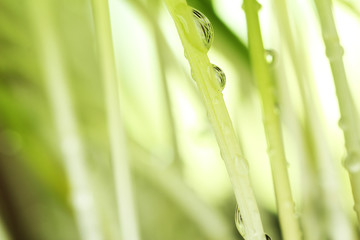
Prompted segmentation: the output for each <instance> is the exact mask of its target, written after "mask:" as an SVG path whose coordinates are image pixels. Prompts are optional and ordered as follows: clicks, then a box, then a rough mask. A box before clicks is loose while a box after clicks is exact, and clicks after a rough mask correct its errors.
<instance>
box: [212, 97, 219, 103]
mask: <svg viewBox="0 0 360 240" xmlns="http://www.w3.org/2000/svg"><path fill="white" fill-rule="evenodd" d="M213 103H214V104H215V105H216V104H219V98H218V97H217V96H216V97H214V98H213Z"/></svg>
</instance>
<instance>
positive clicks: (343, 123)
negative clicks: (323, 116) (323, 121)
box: [338, 118, 347, 131]
mask: <svg viewBox="0 0 360 240" xmlns="http://www.w3.org/2000/svg"><path fill="white" fill-rule="evenodd" d="M338 125H339V127H340V128H341V129H342V130H343V131H346V130H347V125H346V124H345V122H344V119H343V118H340V119H339V122H338Z"/></svg>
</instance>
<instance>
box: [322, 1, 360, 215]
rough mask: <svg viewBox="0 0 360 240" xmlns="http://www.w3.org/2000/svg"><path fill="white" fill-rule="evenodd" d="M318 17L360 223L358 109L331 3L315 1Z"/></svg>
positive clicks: (359, 136) (359, 135)
mask: <svg viewBox="0 0 360 240" xmlns="http://www.w3.org/2000/svg"><path fill="white" fill-rule="evenodd" d="M315 4H316V8H317V12H318V14H319V19H320V24H321V29H322V35H323V40H324V43H325V47H326V55H327V57H328V59H329V63H330V67H331V71H332V75H333V79H334V84H335V89H336V94H337V98H338V104H339V109H340V113H341V119H340V121H339V125H340V127H341V128H342V130H343V133H344V138H345V147H346V150H347V157H346V159H345V161H344V166H345V168H346V169H347V170H348V172H349V176H350V182H351V187H352V192H353V197H354V201H355V205H354V210H355V212H356V214H357V217H358V221H359V222H360V128H359V122H360V121H359V115H358V112H357V110H356V107H355V104H354V101H353V98H352V95H351V92H350V89H349V86H348V83H347V79H346V73H345V67H344V63H343V60H342V56H343V54H344V50H343V48H342V47H341V45H340V41H339V37H338V34H337V30H336V26H335V22H334V17H333V14H332V9H331V8H332V2H331V1H330V0H315Z"/></svg>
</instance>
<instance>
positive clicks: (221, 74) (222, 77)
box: [211, 64, 226, 90]
mask: <svg viewBox="0 0 360 240" xmlns="http://www.w3.org/2000/svg"><path fill="white" fill-rule="evenodd" d="M211 66H212V68H213V70H214V71H215V76H216V79H217V80H218V83H219V86H220V88H221V90H224V88H225V84H226V76H225V73H224V72H223V70H221V68H219V67H218V66H216V65H215V64H211Z"/></svg>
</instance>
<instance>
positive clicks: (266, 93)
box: [243, 0, 301, 240]
mask: <svg viewBox="0 0 360 240" xmlns="http://www.w3.org/2000/svg"><path fill="white" fill-rule="evenodd" d="M259 7H260V4H259V3H258V2H257V1H255V0H244V4H243V8H244V10H245V15H246V22H247V29H248V38H249V49H250V59H251V62H252V66H253V70H254V71H253V72H254V76H255V78H256V81H257V85H258V88H259V91H260V96H261V99H262V108H263V121H264V128H265V133H266V140H267V144H268V155H269V159H270V164H271V170H272V176H273V182H274V188H275V195H276V201H277V207H278V211H279V217H280V225H281V229H282V234H283V237H284V239H285V240H294V239H296V240H299V239H301V233H300V228H299V224H298V221H297V219H296V216H295V209H294V208H295V206H294V201H293V198H292V194H291V189H290V182H289V177H288V172H287V163H286V158H285V151H284V145H283V138H282V131H281V125H280V118H279V110H278V109H277V106H276V102H277V99H276V96H275V94H274V87H275V86H274V83H273V81H272V80H271V77H270V72H269V67H268V64H267V63H266V61H265V57H264V45H263V42H262V37H261V30H260V24H259V18H258V14H257V12H258V9H259Z"/></svg>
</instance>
